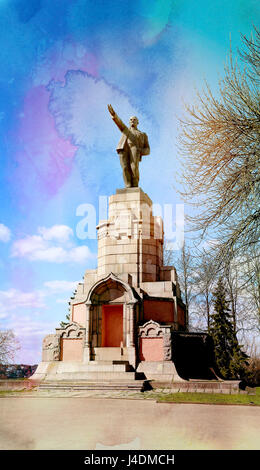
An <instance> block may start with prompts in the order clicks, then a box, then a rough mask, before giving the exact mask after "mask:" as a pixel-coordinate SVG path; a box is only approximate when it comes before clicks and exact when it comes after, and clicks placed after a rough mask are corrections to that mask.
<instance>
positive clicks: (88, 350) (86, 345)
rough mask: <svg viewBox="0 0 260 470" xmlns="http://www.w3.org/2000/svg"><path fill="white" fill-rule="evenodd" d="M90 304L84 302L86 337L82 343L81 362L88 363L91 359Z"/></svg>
mask: <svg viewBox="0 0 260 470" xmlns="http://www.w3.org/2000/svg"><path fill="white" fill-rule="evenodd" d="M91 310H92V304H91V302H86V336H85V343H84V351H83V362H89V361H90V357H91V343H90V333H91V331H90V330H91Z"/></svg>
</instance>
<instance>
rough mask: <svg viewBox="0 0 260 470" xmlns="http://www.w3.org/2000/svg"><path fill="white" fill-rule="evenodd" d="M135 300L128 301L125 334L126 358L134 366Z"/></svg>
mask: <svg viewBox="0 0 260 470" xmlns="http://www.w3.org/2000/svg"><path fill="white" fill-rule="evenodd" d="M136 303H137V301H134V302H128V303H127V310H128V322H127V323H128V325H129V329H128V335H127V337H128V338H127V346H128V348H127V350H128V360H129V364H131V365H132V366H133V367H134V368H135V367H136V347H135V305H136Z"/></svg>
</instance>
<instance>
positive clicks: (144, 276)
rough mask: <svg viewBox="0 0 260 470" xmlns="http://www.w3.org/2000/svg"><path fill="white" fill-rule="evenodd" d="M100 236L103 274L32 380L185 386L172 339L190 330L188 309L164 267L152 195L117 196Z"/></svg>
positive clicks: (73, 308) (47, 345)
mask: <svg viewBox="0 0 260 470" xmlns="http://www.w3.org/2000/svg"><path fill="white" fill-rule="evenodd" d="M97 235H98V265H97V269H92V270H87V271H86V273H85V276H84V282H82V283H79V284H78V287H77V290H76V292H75V293H74V295H73V296H72V297H71V299H70V323H69V324H68V325H67V326H66V328H57V329H56V335H48V337H47V338H45V340H44V345H43V362H42V363H41V364H40V365H39V367H38V369H37V371H36V374H34V376H33V377H32V379H35V378H41V379H44V380H47V381H49V380H51V381H53V380H58V381H62V380H74V379H75V380H90V381H102V380H103V381H112V382H113V381H114V382H115V381H129V380H130V378H131V380H132V381H134V380H135V377H136V375H135V374H136V372H141V373H142V376H144V375H145V376H146V377H147V379H149V380H150V379H151V380H152V379H153V377H154V378H156V380H157V381H158V380H160V377H161V379H162V380H163V381H165V380H166V379H167V380H176V379H178V380H181V379H180V377H179V376H178V374H177V372H176V369H175V366H174V363H173V361H172V352H171V335H172V332H173V331H178V330H185V327H186V324H185V318H186V317H185V306H184V304H183V302H182V300H181V294H180V289H179V285H178V279H177V274H176V270H175V268H174V267H172V266H163V223H162V220H161V218H160V217H155V216H154V215H153V213H152V201H151V199H150V198H149V196H148V195H147V194H145V193H144V192H143V191H142V189H141V188H128V189H118V190H117V191H116V194H114V195H112V196H110V198H109V213H108V220H103V221H100V222H99V225H98V226H97ZM131 374H132V375H131ZM131 380H130V382H131Z"/></svg>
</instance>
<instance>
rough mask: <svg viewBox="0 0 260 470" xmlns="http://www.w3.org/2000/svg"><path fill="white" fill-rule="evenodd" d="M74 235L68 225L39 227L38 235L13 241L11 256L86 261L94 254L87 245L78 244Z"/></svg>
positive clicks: (49, 260) (51, 260)
mask: <svg viewBox="0 0 260 470" xmlns="http://www.w3.org/2000/svg"><path fill="white" fill-rule="evenodd" d="M72 235H73V231H72V229H71V228H70V227H68V226H67V225H53V226H52V227H50V228H46V227H39V228H38V234H37V235H28V236H26V237H24V238H21V239H20V240H16V241H15V242H14V243H13V246H12V251H11V256H12V257H17V258H27V259H29V260H30V261H47V262H52V263H71V262H73V263H85V262H86V261H87V260H89V259H90V258H91V257H92V256H93V255H92V253H91V252H90V250H89V248H88V247H87V246H76V245H75V243H74V242H73V240H71V238H72Z"/></svg>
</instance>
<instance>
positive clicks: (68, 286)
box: [44, 281, 79, 293]
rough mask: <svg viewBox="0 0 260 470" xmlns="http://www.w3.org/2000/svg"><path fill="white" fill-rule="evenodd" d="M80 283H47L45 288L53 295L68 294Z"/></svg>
mask: <svg viewBox="0 0 260 470" xmlns="http://www.w3.org/2000/svg"><path fill="white" fill-rule="evenodd" d="M78 283H79V281H47V282H45V283H44V286H45V287H47V288H48V289H49V290H50V291H51V292H52V293H59V292H68V291H73V290H75V289H76V287H77V284H78Z"/></svg>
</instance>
